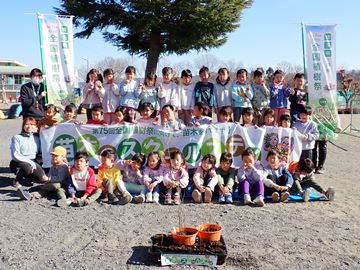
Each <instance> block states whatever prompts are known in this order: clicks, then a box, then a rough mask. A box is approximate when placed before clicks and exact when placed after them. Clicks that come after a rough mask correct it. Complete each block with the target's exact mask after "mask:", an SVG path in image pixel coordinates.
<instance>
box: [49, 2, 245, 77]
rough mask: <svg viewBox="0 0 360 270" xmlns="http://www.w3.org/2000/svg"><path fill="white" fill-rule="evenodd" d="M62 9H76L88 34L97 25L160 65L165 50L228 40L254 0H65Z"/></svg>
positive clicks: (69, 12) (122, 46)
mask: <svg viewBox="0 0 360 270" xmlns="http://www.w3.org/2000/svg"><path fill="white" fill-rule="evenodd" d="M60 3H61V7H59V8H55V11H56V13H57V14H62V15H74V16H75V18H74V23H75V26H77V27H78V28H80V29H81V30H80V32H78V33H76V34H75V37H79V38H88V37H89V36H90V35H91V34H92V33H94V31H95V30H99V31H101V32H102V34H103V37H104V39H105V40H106V41H107V42H110V43H111V44H113V45H114V46H116V47H118V48H119V49H122V50H126V51H128V52H129V53H130V54H136V55H140V56H145V57H146V58H147V64H146V72H148V71H150V70H156V66H157V63H158V59H159V56H160V55H161V54H172V53H176V54H185V53H187V52H189V51H190V50H202V49H204V50H207V49H210V48H215V47H219V46H221V45H223V44H224V43H225V42H226V40H227V37H226V34H227V33H229V32H232V31H234V30H235V29H236V28H237V27H238V26H239V23H240V15H241V12H242V10H243V9H244V8H247V7H250V6H251V4H252V0H186V1H185V0H168V1H166V0H147V1H144V0H128V1H127V0H61V1H60Z"/></svg>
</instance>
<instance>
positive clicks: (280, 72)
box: [274, 69, 284, 77]
mask: <svg viewBox="0 0 360 270" xmlns="http://www.w3.org/2000/svg"><path fill="white" fill-rule="evenodd" d="M278 74H281V75H283V76H284V72H283V71H282V70H281V69H277V70H275V72H274V77H275V76H276V75H278Z"/></svg>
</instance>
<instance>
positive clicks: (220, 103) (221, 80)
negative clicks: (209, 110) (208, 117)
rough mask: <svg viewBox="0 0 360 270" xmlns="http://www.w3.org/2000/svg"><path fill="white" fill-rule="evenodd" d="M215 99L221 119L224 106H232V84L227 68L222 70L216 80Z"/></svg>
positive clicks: (217, 113)
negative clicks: (221, 110)
mask: <svg viewBox="0 0 360 270" xmlns="http://www.w3.org/2000/svg"><path fill="white" fill-rule="evenodd" d="M214 97H215V112H216V115H217V117H218V118H219V112H220V109H221V108H222V107H224V106H232V99H231V83H230V76H229V70H228V69H227V68H220V69H219V71H218V76H217V78H216V84H215V89H214Z"/></svg>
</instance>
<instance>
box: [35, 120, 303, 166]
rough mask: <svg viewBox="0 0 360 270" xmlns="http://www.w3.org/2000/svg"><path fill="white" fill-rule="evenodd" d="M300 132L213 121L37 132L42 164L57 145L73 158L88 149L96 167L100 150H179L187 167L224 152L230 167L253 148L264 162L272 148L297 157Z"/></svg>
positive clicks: (126, 153)
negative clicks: (176, 128) (181, 126)
mask: <svg viewBox="0 0 360 270" xmlns="http://www.w3.org/2000/svg"><path fill="white" fill-rule="evenodd" d="M300 136H301V134H300V133H299V132H298V131H296V130H294V129H290V128H277V127H267V128H255V127H249V128H244V127H242V126H240V125H238V124H235V123H218V124H212V125H203V126H200V127H194V128H185V129H182V130H180V131H169V130H166V129H163V128H162V127H160V126H153V125H148V124H137V125H130V124H129V125H110V126H98V125H75V124H71V123H63V124H59V125H57V126H53V127H51V128H48V129H42V130H41V132H40V139H41V148H42V153H43V162H44V167H45V168H48V167H50V166H51V163H50V160H51V159H50V153H51V151H52V149H53V148H54V147H56V146H59V145H60V146H63V147H65V148H66V149H67V159H68V161H69V163H72V162H73V159H74V155H75V153H76V152H77V151H87V152H88V153H89V155H90V165H92V166H98V165H99V164H100V163H99V154H100V153H101V152H102V151H103V150H105V149H113V150H114V151H115V153H117V157H118V159H131V158H132V157H133V156H134V155H135V154H136V153H143V154H145V155H147V154H149V153H150V152H152V151H159V152H160V153H161V154H164V157H165V160H167V161H169V153H171V152H172V151H174V150H176V149H178V150H180V151H181V152H182V153H183V154H184V157H185V160H186V162H187V163H188V165H189V166H190V167H195V166H197V165H198V164H199V163H200V161H201V159H202V157H203V156H205V155H206V154H213V155H214V156H215V157H216V160H217V164H219V162H220V156H221V154H222V153H223V152H225V151H228V152H230V153H232V154H233V157H234V166H236V167H239V166H241V165H242V160H241V154H242V152H243V151H244V150H245V149H247V148H249V147H250V148H252V149H253V151H254V152H255V154H256V155H257V156H258V159H259V160H261V162H262V163H263V164H266V156H267V152H268V151H269V150H271V149H275V150H277V151H278V152H279V153H280V154H281V156H282V158H283V159H284V160H286V161H287V162H289V161H298V160H299V158H300V154H301V140H300Z"/></svg>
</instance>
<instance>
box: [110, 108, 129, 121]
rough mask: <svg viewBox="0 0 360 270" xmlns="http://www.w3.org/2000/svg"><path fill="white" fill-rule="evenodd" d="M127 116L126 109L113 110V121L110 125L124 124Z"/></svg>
mask: <svg viewBox="0 0 360 270" xmlns="http://www.w3.org/2000/svg"><path fill="white" fill-rule="evenodd" d="M128 118H129V117H128V114H127V112H126V108H125V107H122V106H119V107H117V108H116V109H115V120H114V121H113V122H112V123H111V124H112V125H119V124H125V123H126V122H127V120H128Z"/></svg>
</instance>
